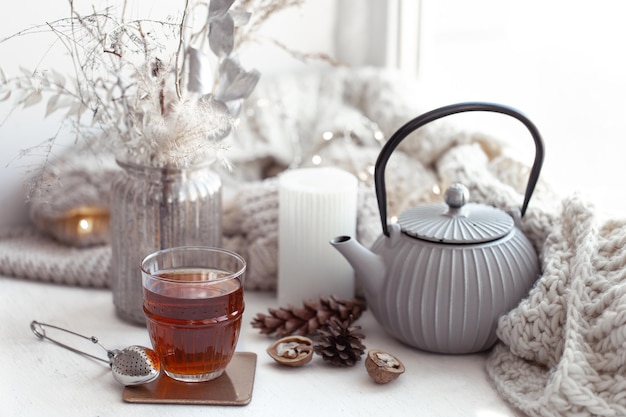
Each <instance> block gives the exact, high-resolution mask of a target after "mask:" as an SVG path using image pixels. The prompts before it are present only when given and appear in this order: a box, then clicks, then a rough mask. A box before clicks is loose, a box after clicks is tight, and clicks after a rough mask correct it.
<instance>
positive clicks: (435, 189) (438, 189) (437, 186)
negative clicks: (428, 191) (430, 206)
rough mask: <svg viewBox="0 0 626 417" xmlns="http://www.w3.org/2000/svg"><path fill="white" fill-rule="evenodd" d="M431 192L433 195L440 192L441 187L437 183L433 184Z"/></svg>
mask: <svg viewBox="0 0 626 417" xmlns="http://www.w3.org/2000/svg"><path fill="white" fill-rule="evenodd" d="M433 194H435V195H439V194H441V187H439V184H435V185H433Z"/></svg>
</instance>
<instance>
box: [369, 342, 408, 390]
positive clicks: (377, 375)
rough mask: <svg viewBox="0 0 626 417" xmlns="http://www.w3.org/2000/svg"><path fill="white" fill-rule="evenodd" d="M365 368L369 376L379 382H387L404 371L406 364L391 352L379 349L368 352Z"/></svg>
mask: <svg viewBox="0 0 626 417" xmlns="http://www.w3.org/2000/svg"><path fill="white" fill-rule="evenodd" d="M365 368H366V369H367V373H368V374H369V376H370V377H371V378H372V379H373V380H374V381H376V383H378V384H386V383H388V382H391V381H393V380H394V379H396V378H398V377H399V376H400V374H402V373H403V372H404V365H403V364H402V362H400V360H399V359H398V358H396V357H395V356H393V355H392V354H391V353H387V352H384V351H382V350H378V349H371V350H369V351H368V352H367V358H366V359H365Z"/></svg>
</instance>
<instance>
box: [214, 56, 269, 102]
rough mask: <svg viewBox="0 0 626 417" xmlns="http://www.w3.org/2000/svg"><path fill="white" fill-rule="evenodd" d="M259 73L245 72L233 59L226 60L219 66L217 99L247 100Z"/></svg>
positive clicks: (254, 71) (259, 75) (259, 76)
mask: <svg viewBox="0 0 626 417" xmlns="http://www.w3.org/2000/svg"><path fill="white" fill-rule="evenodd" d="M259 78H261V73H260V72H259V71H257V70H251V71H246V70H245V69H244V68H243V67H242V66H241V65H240V64H239V62H237V61H236V60H235V59H233V58H227V59H225V60H224V61H223V62H222V65H220V88H219V91H218V94H217V98H218V99H219V100H222V101H231V100H237V99H241V98H247V97H248V96H249V95H250V94H251V93H252V90H254V87H256V85H257V83H258V81H259Z"/></svg>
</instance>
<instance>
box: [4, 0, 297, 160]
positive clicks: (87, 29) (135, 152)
mask: <svg viewBox="0 0 626 417" xmlns="http://www.w3.org/2000/svg"><path fill="white" fill-rule="evenodd" d="M302 1H303V0H282V1H270V0H242V1H239V2H237V3H236V4H235V0H210V1H198V0H184V1H180V2H179V3H180V4H178V8H177V11H179V16H178V17H177V18H171V19H166V20H162V21H161V20H151V19H135V20H127V18H126V16H125V14H126V13H125V10H126V3H124V5H123V7H122V9H121V12H119V13H118V14H116V13H114V10H113V9H112V8H107V9H105V10H104V11H93V12H91V13H89V14H80V13H79V12H78V11H77V8H76V7H75V6H76V5H75V3H76V2H75V0H68V3H69V8H70V16H69V17H67V18H63V19H60V20H57V21H53V22H49V23H46V24H43V25H39V26H35V27H33V28H30V29H26V30H24V31H22V32H19V33H17V34H15V35H13V36H10V37H9V38H6V39H4V40H3V41H7V40H9V39H11V38H13V37H18V36H24V35H28V34H31V33H37V32H41V31H42V30H48V31H50V32H51V33H53V34H54V35H55V36H56V40H57V41H58V42H59V43H61V44H62V45H63V47H64V48H65V50H66V51H67V53H68V54H69V56H70V58H71V61H72V65H73V68H74V73H73V74H72V77H66V76H64V75H63V74H61V73H60V72H58V71H56V70H54V69H50V70H42V69H36V70H34V71H30V70H26V69H23V70H22V74H20V75H18V76H16V77H11V78H9V77H7V76H6V75H5V74H4V72H2V70H1V69H0V101H3V100H8V99H9V98H11V96H12V95H13V96H14V97H13V99H14V100H15V104H16V106H18V107H19V106H23V107H29V106H33V105H35V104H39V103H41V102H42V101H43V100H46V102H45V105H46V116H47V115H49V114H51V113H54V112H57V111H65V112H66V113H67V117H68V118H69V119H71V120H72V127H73V129H74V130H75V132H76V134H77V136H78V137H79V138H80V139H81V140H87V141H88V142H89V143H91V144H93V145H95V146H97V149H105V150H112V151H113V152H115V153H116V154H117V155H118V157H123V158H124V159H125V160H129V161H132V162H134V163H138V164H143V165H150V166H156V167H176V168H180V167H186V166H189V165H191V164H193V163H195V162H197V161H198V160H201V161H204V160H207V159H215V158H217V159H221V158H222V152H221V151H222V150H223V148H224V145H223V144H222V139H223V138H224V137H225V136H226V135H227V134H228V132H229V131H230V129H231V128H232V125H233V117H234V116H236V114H237V112H238V109H239V106H240V105H241V102H242V100H243V99H245V98H246V97H247V96H248V95H249V94H250V93H251V92H252V90H253V89H254V87H255V85H256V83H257V81H258V79H259V77H260V74H259V72H258V71H256V70H251V71H247V70H245V69H244V68H243V66H242V65H241V64H240V63H239V61H238V59H237V56H236V53H235V51H236V50H237V48H238V47H239V46H240V45H241V44H242V43H243V42H246V41H249V40H251V39H253V37H254V32H255V31H256V30H257V29H258V28H259V27H260V25H261V24H262V23H263V22H264V21H265V20H267V19H268V18H269V16H270V15H271V14H272V13H274V12H276V11H278V10H281V9H283V8H286V7H290V6H293V5H297V4H300V3H302Z"/></svg>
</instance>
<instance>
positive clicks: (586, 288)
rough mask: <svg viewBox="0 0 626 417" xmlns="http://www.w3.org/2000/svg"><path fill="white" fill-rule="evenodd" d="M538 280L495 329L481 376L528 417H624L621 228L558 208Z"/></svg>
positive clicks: (625, 248)
mask: <svg viewBox="0 0 626 417" xmlns="http://www.w3.org/2000/svg"><path fill="white" fill-rule="evenodd" d="M542 260H543V274H542V276H541V278H540V279H539V281H538V282H537V284H536V286H535V287H534V288H533V289H532V291H531V292H530V295H529V297H528V298H527V299H525V300H524V301H522V302H521V303H520V305H519V306H518V307H517V308H516V309H514V310H513V311H511V312H510V313H509V314H507V315H506V316H504V317H502V318H501V320H500V322H499V324H498V336H499V338H500V339H501V340H502V343H500V344H498V345H497V346H496V347H495V348H494V350H493V352H492V353H491V355H490V357H489V361H488V364H487V370H488V373H489V375H490V377H491V379H492V380H493V381H494V383H495V385H496V387H497V389H498V391H499V392H500V393H501V395H502V396H503V397H504V398H506V399H507V400H508V401H510V402H511V403H512V404H513V405H514V406H515V407H517V408H519V409H520V410H523V411H524V412H526V413H527V414H528V415H530V416H592V415H593V416H626V268H625V266H626V221H624V220H622V221H608V222H606V223H604V224H602V225H599V224H598V221H597V219H596V218H595V215H594V210H593V208H592V207H591V206H589V204H587V203H585V202H584V201H583V200H582V199H581V198H579V197H572V198H568V199H566V200H564V201H563V204H562V210H561V213H560V216H558V218H557V221H556V222H555V223H554V225H553V227H552V230H551V233H550V235H549V236H548V239H547V241H546V243H545V245H544V247H543V254H542Z"/></svg>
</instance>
